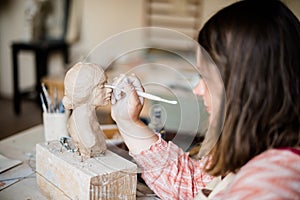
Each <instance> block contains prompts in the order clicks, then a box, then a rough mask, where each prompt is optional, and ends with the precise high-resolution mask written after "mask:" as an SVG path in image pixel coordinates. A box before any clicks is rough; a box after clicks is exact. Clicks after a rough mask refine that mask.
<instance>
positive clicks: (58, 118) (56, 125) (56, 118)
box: [43, 112, 69, 141]
mask: <svg viewBox="0 0 300 200" xmlns="http://www.w3.org/2000/svg"><path fill="white" fill-rule="evenodd" d="M43 122H44V135H45V140H46V141H51V140H59V139H60V138H61V137H64V136H69V134H68V131H67V114H66V113H47V112H44V113H43Z"/></svg>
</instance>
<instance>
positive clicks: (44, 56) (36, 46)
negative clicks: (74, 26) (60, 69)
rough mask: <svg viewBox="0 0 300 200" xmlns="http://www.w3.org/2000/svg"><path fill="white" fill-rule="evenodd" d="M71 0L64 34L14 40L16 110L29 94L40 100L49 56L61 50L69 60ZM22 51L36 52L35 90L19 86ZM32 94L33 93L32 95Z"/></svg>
mask: <svg viewBox="0 0 300 200" xmlns="http://www.w3.org/2000/svg"><path fill="white" fill-rule="evenodd" d="M71 3H72V2H71V0H64V19H63V20H64V21H63V23H62V24H63V31H62V35H61V36H60V37H58V38H50V37H45V38H43V39H41V40H34V41H13V42H12V45H11V47H12V63H13V100H14V104H13V105H14V107H13V109H14V112H15V114H19V113H20V112H21V109H20V104H21V99H22V98H23V97H26V96H27V97H28V94H34V95H33V96H34V97H35V98H36V99H37V100H38V97H39V95H38V94H39V92H40V91H41V82H40V81H41V78H42V77H44V76H46V75H47V74H48V56H49V55H50V54H51V53H54V52H60V53H62V55H63V58H64V62H65V63H66V64H67V63H68V62H69V44H68V42H67V41H66V35H67V27H68V20H69V13H70V6H71V5H70V4H71ZM21 51H31V52H33V53H34V54H35V89H34V91H21V90H20V88H19V63H18V54H19V52H21ZM31 96H32V95H31Z"/></svg>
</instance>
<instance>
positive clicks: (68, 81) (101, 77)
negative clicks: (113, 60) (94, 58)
mask: <svg viewBox="0 0 300 200" xmlns="http://www.w3.org/2000/svg"><path fill="white" fill-rule="evenodd" d="M106 82H107V77H106V74H105V73H104V70H103V69H102V68H101V67H100V66H98V65H96V64H92V63H77V64H76V65H75V66H73V67H72V68H71V69H70V70H69V71H68V73H67V74H66V77H65V83H64V84H65V96H66V97H68V99H69V100H70V102H71V104H72V105H73V106H74V107H76V106H79V105H82V104H91V105H92V106H95V107H99V106H105V105H107V104H108V102H109V101H110V94H111V89H109V88H105V87H104V84H105V83H106Z"/></svg>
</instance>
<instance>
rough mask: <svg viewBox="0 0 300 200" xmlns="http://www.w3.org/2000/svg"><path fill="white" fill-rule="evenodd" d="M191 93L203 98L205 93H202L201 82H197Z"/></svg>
mask: <svg viewBox="0 0 300 200" xmlns="http://www.w3.org/2000/svg"><path fill="white" fill-rule="evenodd" d="M193 93H194V94H196V95H198V96H204V93H205V91H204V85H203V80H199V82H198V84H197V85H196V87H195V88H194V89H193Z"/></svg>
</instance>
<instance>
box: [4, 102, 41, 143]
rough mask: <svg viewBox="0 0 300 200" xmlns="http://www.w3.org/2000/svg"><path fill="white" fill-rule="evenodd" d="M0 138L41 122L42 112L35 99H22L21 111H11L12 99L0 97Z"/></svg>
mask: <svg viewBox="0 0 300 200" xmlns="http://www.w3.org/2000/svg"><path fill="white" fill-rule="evenodd" d="M0 112H1V114H0V140H1V139H4V138H6V137H9V136H11V135H13V134H16V133H18V132H20V131H22V130H25V129H28V128H30V127H33V126H35V125H38V124H41V123H42V112H41V109H40V107H39V105H38V103H36V102H35V101H32V100H22V103H21V113H20V114H19V115H16V114H15V113H14V111H13V101H12V99H6V98H2V97H0Z"/></svg>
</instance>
